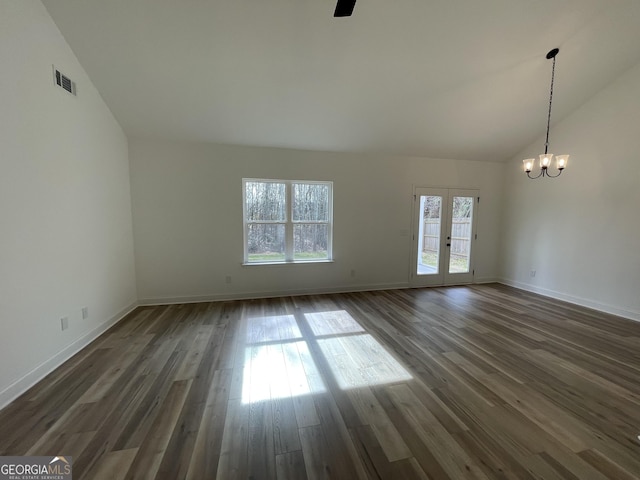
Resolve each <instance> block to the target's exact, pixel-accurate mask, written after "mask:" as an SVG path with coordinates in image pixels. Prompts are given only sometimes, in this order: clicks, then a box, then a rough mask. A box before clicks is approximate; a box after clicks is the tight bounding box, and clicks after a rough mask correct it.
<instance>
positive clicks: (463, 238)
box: [411, 187, 479, 286]
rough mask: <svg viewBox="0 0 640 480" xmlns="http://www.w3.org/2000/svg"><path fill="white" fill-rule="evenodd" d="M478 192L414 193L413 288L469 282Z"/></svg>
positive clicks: (443, 190) (420, 190)
mask: <svg viewBox="0 0 640 480" xmlns="http://www.w3.org/2000/svg"><path fill="white" fill-rule="evenodd" d="M478 193H479V192H478V190H460V189H450V188H422V187H416V188H415V190H414V207H413V211H414V213H413V220H414V227H413V247H412V249H413V260H412V267H411V269H412V272H411V283H412V285H414V286H429V285H457V284H463V283H472V282H473V274H474V270H473V251H474V248H473V243H474V241H475V239H476V217H477V206H478V201H479V197H478Z"/></svg>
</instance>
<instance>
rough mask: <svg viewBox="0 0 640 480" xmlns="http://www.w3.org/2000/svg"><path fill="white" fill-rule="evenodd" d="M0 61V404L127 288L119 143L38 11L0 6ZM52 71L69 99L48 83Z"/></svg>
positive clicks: (123, 153) (26, 1) (125, 302)
mask: <svg viewBox="0 0 640 480" xmlns="http://www.w3.org/2000/svg"><path fill="white" fill-rule="evenodd" d="M0 62H1V64H2V72H3V73H2V75H0V114H1V115H0V172H1V173H0V229H1V230H0V327H1V332H2V333H1V334H0V406H2V405H4V404H5V403H7V402H8V401H9V400H10V399H11V398H13V397H14V396H15V395H17V394H18V393H21V392H22V391H23V390H24V389H25V388H26V387H28V386H29V385H30V384H31V383H33V382H34V381H36V380H38V378H40V377H41V376H43V375H44V374H46V373H48V371H50V370H51V369H52V368H54V367H55V366H57V365H58V364H59V363H61V362H62V361H63V360H65V359H66V358H67V357H68V356H69V355H71V354H72V353H74V352H75V351H76V350H77V349H79V348H80V347H82V346H83V345H84V344H85V343H86V342H87V341H88V340H90V339H92V338H93V337H94V336H96V335H97V334H98V333H100V332H101V331H102V330H103V329H104V328H105V327H106V326H108V325H109V324H110V323H112V322H113V321H114V320H116V319H118V318H120V317H121V316H122V315H123V313H125V312H126V311H128V310H129V309H131V308H132V306H133V305H135V302H136V290H135V272H134V261H133V235H132V224H131V203H130V191H129V170H128V146H127V139H126V137H125V135H124V133H123V132H122V130H121V128H120V127H119V125H118V124H117V123H116V121H115V120H114V118H113V116H112V115H111V112H110V111H109V109H108V108H107V107H106V105H105V104H104V102H103V101H102V99H101V97H100V95H99V94H98V92H97V91H96V89H95V88H94V87H93V85H92V84H91V81H90V80H89V78H88V77H87V75H86V74H85V72H84V71H83V69H82V67H81V66H80V64H79V63H78V61H77V60H76V58H75V56H74V55H73V53H72V51H71V49H70V48H69V46H68V45H67V43H66V42H65V40H64V38H63V37H62V35H61V34H60V32H59V31H58V29H57V27H56V26H55V24H54V23H53V21H52V20H51V18H50V16H49V15H48V13H47V11H46V10H45V8H44V7H43V5H42V4H41V3H40V2H39V1H37V0H2V2H0ZM52 64H55V65H56V67H58V68H59V69H60V70H62V72H64V73H66V74H67V75H68V76H69V77H71V78H72V79H74V80H75V81H76V82H77V89H78V96H77V97H73V96H72V95H70V94H69V93H67V92H65V91H64V90H62V89H60V88H59V87H57V86H55V85H54V83H53V73H52ZM84 306H86V307H88V308H89V318H88V319H86V320H81V308H82V307H84ZM63 316H68V317H69V328H68V329H67V330H66V331H64V332H62V331H61V328H60V318H61V317H63Z"/></svg>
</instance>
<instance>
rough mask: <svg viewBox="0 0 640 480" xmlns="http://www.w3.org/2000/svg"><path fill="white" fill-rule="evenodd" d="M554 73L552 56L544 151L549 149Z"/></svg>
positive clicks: (554, 66)
mask: <svg viewBox="0 0 640 480" xmlns="http://www.w3.org/2000/svg"><path fill="white" fill-rule="evenodd" d="M555 73H556V57H555V55H554V56H553V67H551V88H550V89H549V113H548V114H547V136H546V139H545V142H544V153H545V155H546V154H547V151H548V149H549V129H550V128H551V103H552V102H553V80H554V77H555Z"/></svg>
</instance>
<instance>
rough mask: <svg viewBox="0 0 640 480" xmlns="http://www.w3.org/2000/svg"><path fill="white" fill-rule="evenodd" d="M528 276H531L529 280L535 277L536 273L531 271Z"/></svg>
mask: <svg viewBox="0 0 640 480" xmlns="http://www.w3.org/2000/svg"><path fill="white" fill-rule="evenodd" d="M530 275H531V278H533V277H535V276H536V271H535V270H531V273H530Z"/></svg>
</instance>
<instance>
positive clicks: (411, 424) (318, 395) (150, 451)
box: [0, 285, 640, 480]
mask: <svg viewBox="0 0 640 480" xmlns="http://www.w3.org/2000/svg"><path fill="white" fill-rule="evenodd" d="M639 347H640V323H635V322H632V321H630V320H625V319H621V318H618V317H614V316H611V315H606V314H603V313H600V312H595V311H593V310H588V309H585V308H581V307H578V306H575V305H571V304H567V303H563V302H560V301H555V300H552V299H549V298H545V297H540V296H537V295H533V294H530V293H526V292H523V291H520V290H516V289H512V288H509V287H506V286H502V285H476V286H468V287H449V288H431V289H415V290H396V291H381V292H366V293H350V294H336V295H318V296H301V297H283V298H274V299H263V300H251V301H233V302H231V301H230V302H217V303H199V304H188V305H171V306H155V307H141V308H138V309H137V310H135V311H134V312H133V313H132V314H130V315H129V316H128V317H127V318H126V319H124V320H123V321H122V322H120V323H119V324H118V325H116V326H115V327H113V328H112V329H111V330H109V331H108V332H107V333H105V334H104V335H102V336H101V337H100V338H98V339H97V340H96V341H95V342H93V343H92V344H91V345H90V346H89V347H87V348H86V349H85V350H83V351H82V352H81V353H79V354H78V355H76V356H75V357H73V358H72V359H71V360H69V361H68V362H67V363H65V364H64V365H63V366H61V367H60V368H59V369H57V370H56V371H55V372H53V373H52V374H51V375H49V376H48V377H47V378H45V379H44V380H43V381H41V382H40V383H38V384H37V385H36V386H35V387H33V388H32V389H31V390H29V391H28V392H27V393H25V394H24V395H23V396H21V397H20V398H19V399H17V400H16V401H15V402H13V403H12V404H11V405H9V406H8V407H6V408H5V409H4V410H2V411H1V412H0V455H27V454H28V455H69V456H72V457H73V470H74V478H75V479H92V480H94V479H98V480H99V479H109V480H114V479H136V480H137V479H147V478H148V479H153V478H157V479H183V478H187V479H214V478H220V479H225V480H226V479H234V478H243V479H244V478H255V479H259V478H282V479H287V478H290V479H296V480H298V479H304V478H314V479H315V478H336V479H355V478H361V479H365V478H372V479H376V478H384V479H387V478H388V479H412V478H417V479H466V478H482V479H486V478H492V479H493V478H495V479H506V478H517V479H540V478H544V479H576V480H578V479H579V480H585V479H587V480H598V479H605V478H610V479H631V478H640V477H639V476H640V441H639V440H638V434H640V352H639Z"/></svg>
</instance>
